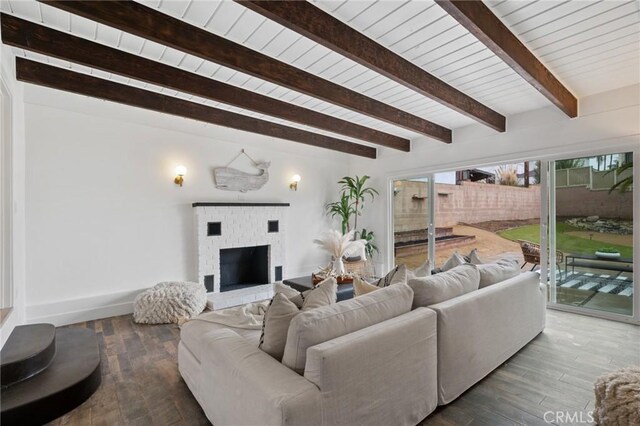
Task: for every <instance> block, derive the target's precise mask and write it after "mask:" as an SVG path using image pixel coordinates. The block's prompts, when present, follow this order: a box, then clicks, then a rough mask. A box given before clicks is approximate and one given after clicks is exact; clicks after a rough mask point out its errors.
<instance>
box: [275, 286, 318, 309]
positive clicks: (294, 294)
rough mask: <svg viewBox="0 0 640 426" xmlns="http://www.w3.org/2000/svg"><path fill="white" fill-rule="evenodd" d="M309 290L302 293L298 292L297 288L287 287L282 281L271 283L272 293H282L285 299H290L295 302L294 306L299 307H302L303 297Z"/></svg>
mask: <svg viewBox="0 0 640 426" xmlns="http://www.w3.org/2000/svg"><path fill="white" fill-rule="evenodd" d="M310 291H311V290H307V291H305V292H303V293H301V292H299V291H298V290H296V289H294V288H291V287H289V286H288V285H286V284H283V283H275V284H274V285H273V292H274V295H275V294H278V293H281V294H284V295H285V296H286V297H287V299H289V300H290V301H292V302H293V303H295V304H296V306H297V307H298V308H299V309H302V304H303V303H304V298H305V296H306V294H307V293H309V292H310Z"/></svg>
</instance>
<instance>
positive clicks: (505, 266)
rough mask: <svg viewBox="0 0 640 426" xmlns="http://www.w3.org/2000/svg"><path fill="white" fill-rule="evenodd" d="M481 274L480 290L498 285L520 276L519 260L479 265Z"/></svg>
mask: <svg viewBox="0 0 640 426" xmlns="http://www.w3.org/2000/svg"><path fill="white" fill-rule="evenodd" d="M478 271H479V272H480V288H483V287H487V286H490V285H491V284H496V283H499V282H501V281H504V280H507V279H509V278H512V277H515V276H518V275H519V274H520V265H519V262H518V260H517V259H508V258H505V259H500V260H498V261H497V262H496V263H486V264H484V265H478Z"/></svg>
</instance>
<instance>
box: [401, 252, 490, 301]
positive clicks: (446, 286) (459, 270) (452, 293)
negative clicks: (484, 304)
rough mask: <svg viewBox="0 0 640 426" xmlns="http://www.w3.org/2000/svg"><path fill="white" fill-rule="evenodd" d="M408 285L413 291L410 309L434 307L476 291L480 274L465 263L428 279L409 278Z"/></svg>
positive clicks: (474, 267)
mask: <svg viewBox="0 0 640 426" xmlns="http://www.w3.org/2000/svg"><path fill="white" fill-rule="evenodd" d="M408 284H409V287H411V289H412V290H413V306H412V309H415V308H418V307H426V306H431V305H435V304H436V303H440V302H444V301H445V300H449V299H453V298H454V297H458V296H462V295H463V294H466V293H470V292H472V291H474V290H477V289H478V285H479V284H480V273H479V272H478V267H477V266H475V265H472V264H470V263H465V264H463V265H460V266H456V267H455V268H453V269H450V270H449V271H445V272H441V273H439V274H437V275H431V276H430V277H416V278H411V279H409V282H408Z"/></svg>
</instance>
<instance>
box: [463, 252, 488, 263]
mask: <svg viewBox="0 0 640 426" xmlns="http://www.w3.org/2000/svg"><path fill="white" fill-rule="evenodd" d="M467 258H469V261H468V262H469V263H473V264H474V265H482V264H483V263H484V262H483V261H482V260H480V256H478V249H473V250H471V251H470V252H469V255H468V256H467Z"/></svg>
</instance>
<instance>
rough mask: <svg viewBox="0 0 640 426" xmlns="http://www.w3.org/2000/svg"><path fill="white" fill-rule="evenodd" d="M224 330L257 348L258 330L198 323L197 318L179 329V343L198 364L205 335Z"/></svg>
mask: <svg viewBox="0 0 640 426" xmlns="http://www.w3.org/2000/svg"><path fill="white" fill-rule="evenodd" d="M224 329H229V330H233V331H234V332H235V333H237V334H238V335H240V336H242V337H244V338H245V339H247V341H248V342H249V343H251V344H252V345H254V346H256V347H257V346H258V342H259V340H260V330H249V329H244V328H234V327H229V326H227V325H223V324H217V323H214V322H209V321H200V320H198V317H196V318H195V319H193V320H191V321H189V322H187V323H185V324H183V325H182V327H181V328H180V341H181V342H182V344H184V345H185V346H186V347H187V349H189V351H190V352H191V353H192V354H193V356H194V357H195V358H196V359H197V360H198V362H200V360H201V359H202V353H203V351H204V348H205V347H206V345H207V338H206V336H207V334H209V333H211V332H214V331H218V330H224Z"/></svg>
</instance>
